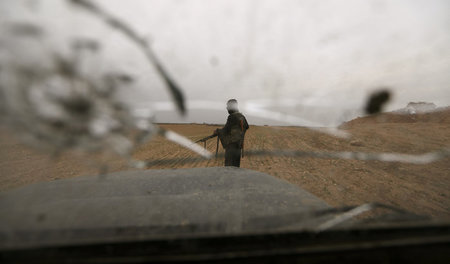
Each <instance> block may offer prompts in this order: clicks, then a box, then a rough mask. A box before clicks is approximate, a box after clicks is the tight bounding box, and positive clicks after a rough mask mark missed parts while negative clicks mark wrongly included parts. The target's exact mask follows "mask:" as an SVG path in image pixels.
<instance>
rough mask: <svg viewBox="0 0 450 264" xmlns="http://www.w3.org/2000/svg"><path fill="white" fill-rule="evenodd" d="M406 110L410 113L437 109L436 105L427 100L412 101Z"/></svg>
mask: <svg viewBox="0 0 450 264" xmlns="http://www.w3.org/2000/svg"><path fill="white" fill-rule="evenodd" d="M405 110H406V112H407V113H408V114H420V113H427V112H432V111H434V110H436V105H435V104H434V103H427V102H410V103H409V104H408V105H407V106H406V109H405Z"/></svg>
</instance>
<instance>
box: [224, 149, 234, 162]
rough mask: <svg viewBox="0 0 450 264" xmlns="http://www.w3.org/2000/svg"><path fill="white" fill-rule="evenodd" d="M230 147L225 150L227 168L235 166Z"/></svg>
mask: <svg viewBox="0 0 450 264" xmlns="http://www.w3.org/2000/svg"><path fill="white" fill-rule="evenodd" d="M232 152H233V151H232V150H231V148H230V147H228V148H226V149H225V166H233V155H232Z"/></svg>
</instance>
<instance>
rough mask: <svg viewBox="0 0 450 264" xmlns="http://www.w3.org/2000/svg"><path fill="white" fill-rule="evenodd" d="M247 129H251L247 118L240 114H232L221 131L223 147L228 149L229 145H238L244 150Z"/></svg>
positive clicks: (220, 136)
mask: <svg viewBox="0 0 450 264" xmlns="http://www.w3.org/2000/svg"><path fill="white" fill-rule="evenodd" d="M247 129H249V126H248V123H247V119H245V116H244V115H243V114H241V113H239V112H234V113H231V114H230V115H229V116H228V119H227V123H226V124H225V126H224V127H223V128H222V129H220V130H219V138H220V141H221V143H222V146H223V147H224V148H225V149H226V148H227V147H228V145H230V144H234V143H238V144H239V146H240V148H242V144H243V142H244V136H245V132H246V131H247Z"/></svg>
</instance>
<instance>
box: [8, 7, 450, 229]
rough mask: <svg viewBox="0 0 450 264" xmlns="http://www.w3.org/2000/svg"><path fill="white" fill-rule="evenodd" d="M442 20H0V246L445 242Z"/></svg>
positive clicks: (294, 12) (45, 16)
mask: <svg viewBox="0 0 450 264" xmlns="http://www.w3.org/2000/svg"><path fill="white" fill-rule="evenodd" d="M449 10H450V3H449V2H448V1H445V0H441V1H440V0H433V1H425V0H423V1H421V0H420V1H406V0H405V1H395V2H392V1H384V0H373V1H356V0H355V1H345V2H344V1H339V2H338V1H320V2H318V1H294V0H283V1H278V0H276V1H275V0H273V1H271V0H268V1H259V0H258V1H256V0H254V1H251V0H248V1H222V0H217V1H207V2H205V1H195V0H192V1H189V0H186V1H156V0H155V1H144V0H133V1H118V0H117V1H116V0H108V1H106V0H71V1H70V0H67V1H57V0H54V1H50V0H48V1H27V0H22V1H18V0H3V1H1V2H0V32H1V34H0V104H1V106H0V121H1V124H0V125H1V126H0V146H1V147H0V155H1V156H0V157H1V165H0V191H2V192H1V200H0V206H1V207H0V215H1V217H0V218H2V220H0V221H2V224H1V229H2V230H1V231H2V232H4V233H5V232H6V233H8V232H11V231H12V230H21V231H27V230H28V231H29V230H53V231H54V230H58V229H64V230H74V229H76V230H81V229H83V228H85V229H89V230H97V232H98V233H95V232H94V233H91V234H94V236H95V234H97V235H96V236H98V237H100V236H101V234H103V233H102V232H101V231H99V230H106V229H108V228H116V227H121V228H123V227H130V228H131V227H132V228H138V229H139V230H141V229H140V228H144V229H145V228H147V229H145V230H147V231H142V230H141V231H142V233H141V234H149V235H150V236H151V235H155V234H157V235H164V234H170V235H175V236H177V235H179V234H184V233H185V232H194V233H196V232H199V233H202V234H208V233H210V232H212V231H214V232H222V233H227V234H230V233H234V234H236V233H237V234H239V233H242V232H256V231H258V232H259V231H264V230H272V231H273V230H283V231H284V232H286V231H292V230H303V229H307V230H313V231H315V232H321V231H323V230H328V229H331V228H335V227H339V226H342V225H345V226H350V228H351V227H352V226H355V225H357V224H374V223H375V224H376V223H380V222H383V223H384V222H386V221H388V222H389V223H390V224H392V225H394V224H399V223H400V225H406V224H407V223H409V222H414V221H425V222H427V223H430V224H431V223H432V222H435V221H439V222H445V223H448V221H449V220H450V208H449V204H450V193H449V191H448V190H449V189H450V182H449V178H448V174H449V171H450V162H449V161H450V160H449V156H450V150H449V148H450V137H449V135H450V108H449V105H450V93H449V92H448V89H449V86H450V76H449V74H448V73H449V72H450V27H449V26H448V25H449V22H450V21H449V18H450V16H449V15H450V13H449ZM230 99H235V100H230ZM236 131H237V132H236ZM236 138H237V139H236ZM224 165H227V166H224ZM228 165H230V166H228ZM237 167H239V168H237ZM174 169H176V170H174ZM258 173H261V174H258ZM99 208H101V209H99ZM60 210H62V211H60ZM64 210H67V213H66V211H64ZM99 210H101V211H99ZM56 211H58V212H64V213H60V214H57V213H55V212H56ZM69 212H70V213H69ZM17 218H21V219H22V220H20V221H18V220H17ZM81 219H83V220H81ZM105 219H108V220H105ZM82 221H86V223H89V224H87V225H86V226H84V225H83V224H80V222H82ZM148 228H150V229H148ZM148 230H150V231H148ZM155 230H156V231H155ZM186 230H188V231H186ZM141 231H140V232H141ZM146 232H147V233H146Z"/></svg>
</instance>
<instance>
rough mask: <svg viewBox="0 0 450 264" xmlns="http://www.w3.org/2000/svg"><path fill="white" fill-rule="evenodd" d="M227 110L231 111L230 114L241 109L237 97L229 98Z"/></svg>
mask: <svg viewBox="0 0 450 264" xmlns="http://www.w3.org/2000/svg"><path fill="white" fill-rule="evenodd" d="M227 110H228V113H230V114H231V113H235V112H238V111H239V109H238V102H237V100H236V99H230V100H228V102H227Z"/></svg>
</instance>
